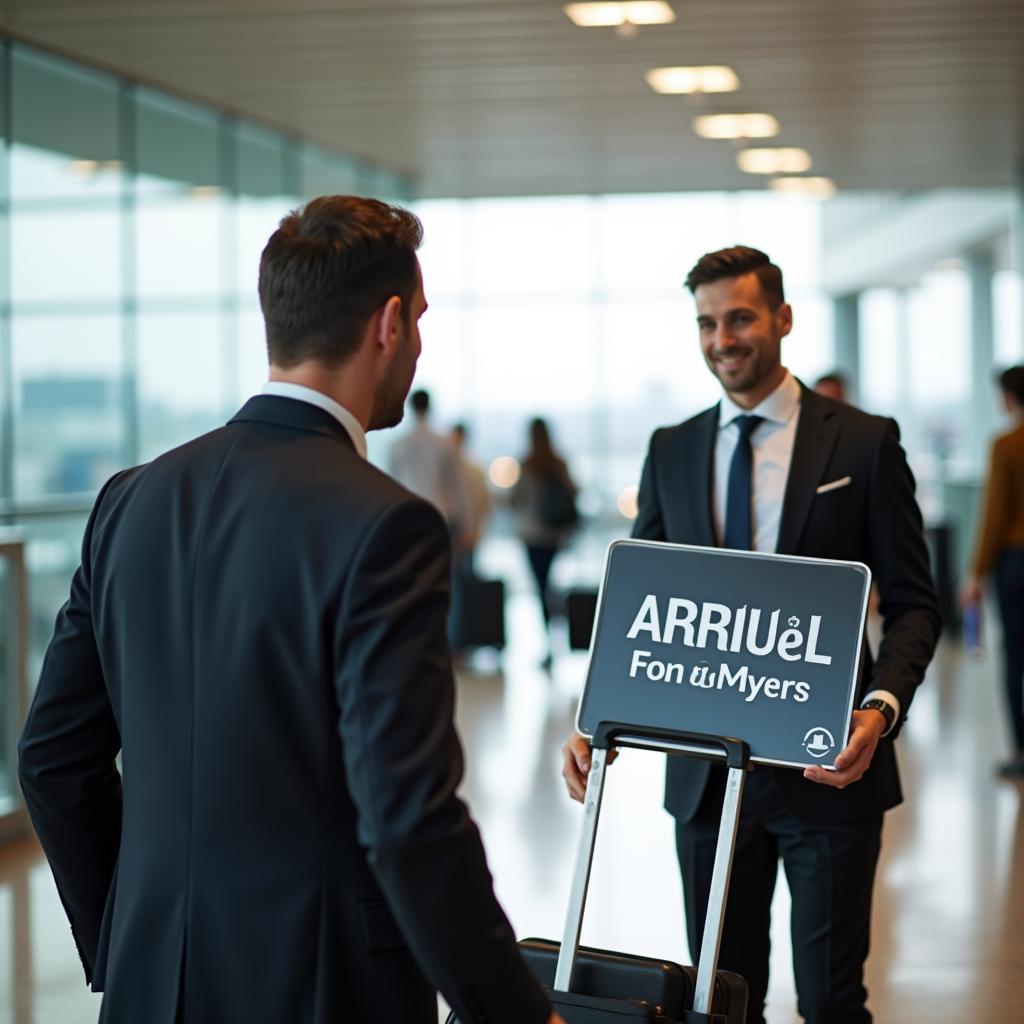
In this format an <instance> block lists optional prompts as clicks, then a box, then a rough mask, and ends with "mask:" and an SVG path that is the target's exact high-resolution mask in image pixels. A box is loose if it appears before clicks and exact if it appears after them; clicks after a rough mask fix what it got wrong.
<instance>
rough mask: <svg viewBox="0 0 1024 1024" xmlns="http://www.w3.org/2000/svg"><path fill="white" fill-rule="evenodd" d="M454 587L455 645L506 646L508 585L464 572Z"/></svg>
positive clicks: (499, 647) (452, 634)
mask: <svg viewBox="0 0 1024 1024" xmlns="http://www.w3.org/2000/svg"><path fill="white" fill-rule="evenodd" d="M453 583H454V585H453V587H452V611H451V615H452V623H451V640H452V647H453V649H454V650H457V651H464V650H469V649H470V648H474V647H493V648H495V649H496V650H499V651H500V650H504V647H505V584H504V583H503V582H502V581H501V580H485V579H481V577H479V576H477V575H475V574H473V573H461V574H460V575H459V576H458V577H457V579H455V580H454V581H453Z"/></svg>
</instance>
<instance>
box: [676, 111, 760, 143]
mask: <svg viewBox="0 0 1024 1024" xmlns="http://www.w3.org/2000/svg"><path fill="white" fill-rule="evenodd" d="M693 130H694V131H695V132H696V133H697V134H698V135H701V136H703V137H704V138H705V139H770V138H772V136H774V135H778V134H779V122H778V121H776V120H775V118H774V117H772V115H771V114H704V115H703V116H701V117H698V118H696V119H695V120H694V122H693Z"/></svg>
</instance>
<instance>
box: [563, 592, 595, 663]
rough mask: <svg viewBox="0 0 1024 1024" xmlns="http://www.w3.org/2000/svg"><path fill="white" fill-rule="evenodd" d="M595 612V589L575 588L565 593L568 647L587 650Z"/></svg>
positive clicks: (592, 630)
mask: <svg viewBox="0 0 1024 1024" xmlns="http://www.w3.org/2000/svg"><path fill="white" fill-rule="evenodd" d="M596 614H597V591H596V590H584V589H582V588H577V589H575V590H570V591H569V592H568V593H567V594H566V595H565V617H566V619H567V621H568V623H569V649H570V650H572V651H589V650H590V640H591V638H592V636H593V633H594V616H595V615H596Z"/></svg>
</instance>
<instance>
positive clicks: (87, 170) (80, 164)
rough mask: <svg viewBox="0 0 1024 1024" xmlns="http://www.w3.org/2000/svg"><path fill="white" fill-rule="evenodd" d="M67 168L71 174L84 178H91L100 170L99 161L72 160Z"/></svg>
mask: <svg viewBox="0 0 1024 1024" xmlns="http://www.w3.org/2000/svg"><path fill="white" fill-rule="evenodd" d="M66 166H67V170H68V173H69V174H76V175H78V176H79V177H82V178H91V177H92V176H93V175H94V174H95V173H96V172H97V171H98V170H99V169H100V163H99V161H98V160H71V161H69V162H68V164H67V165H66Z"/></svg>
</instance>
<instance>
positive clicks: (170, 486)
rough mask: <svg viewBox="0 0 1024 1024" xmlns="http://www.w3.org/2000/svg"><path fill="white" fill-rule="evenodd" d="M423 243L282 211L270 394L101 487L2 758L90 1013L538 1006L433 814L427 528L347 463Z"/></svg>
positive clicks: (434, 717) (449, 834)
mask: <svg viewBox="0 0 1024 1024" xmlns="http://www.w3.org/2000/svg"><path fill="white" fill-rule="evenodd" d="M421 235H422V229H421V226H420V223H419V221H418V220H417V219H416V217H414V216H413V215H412V214H410V213H408V212H406V211H405V210H401V209H399V208H397V207H393V206H388V205H386V204H384V203H380V202H377V201H376V200H372V199H357V198H354V197H349V196H327V197H322V198H320V199H315V200H313V201H312V202H310V203H308V204H307V205H306V206H305V207H304V208H302V209H300V210H298V211H296V212H295V213H292V214H290V215H289V216H287V217H285V219H284V220H282V221H281V225H280V227H279V229H278V230H277V231H276V232H275V233H274V234H273V235H272V236H271V238H270V241H269V242H268V243H267V246H266V248H265V249H264V251H263V257H262V261H261V264H260V283H259V291H260V301H261V305H262V308H263V315H264V319H265V321H266V329H267V347H268V351H269V356H270V382H269V383H268V384H267V385H266V387H265V389H264V392H263V394H260V395H257V396H256V397H254V398H251V399H250V400H249V401H248V402H247V403H246V404H245V405H244V406H243V407H242V409H241V411H240V412H238V413H237V414H236V415H235V416H234V417H233V418H232V420H231V421H230V422H229V423H228V424H227V426H225V427H221V428H219V429H217V430H214V431H212V432H210V433H209V434H206V435H204V436H203V437H200V438H198V439H196V440H194V441H191V442H190V443H188V444H185V445H182V446H181V447H179V448H176V449H174V450H173V451H170V452H168V453H166V454H165V455H162V456H160V457H159V458H157V459H155V460H154V461H153V462H152V463H150V464H148V465H145V466H140V467H136V468H134V469H129V470H126V471H124V472H122V473H119V474H117V475H116V476H114V477H113V478H112V479H111V480H110V481H109V482H108V483H107V484H106V486H105V487H104V488H103V490H102V492H101V493H100V495H99V497H98V498H97V500H96V504H95V507H94V508H93V511H92V514H91V516H90V518H89V522H88V525H87V527H86V531H85V538H84V543H83V546H82V564H81V567H80V568H79V569H78V571H77V572H76V573H75V576H74V579H73V581H72V584H71V596H70V599H69V601H68V602H67V604H65V605H64V607H63V608H62V609H61V610H60V612H59V614H58V617H57V623H56V628H55V632H54V635H53V639H52V640H51V642H50V646H49V649H48V651H47V653H46V658H45V661H44V664H43V669H42V675H41V678H40V680H39V686H38V689H37V691H36V694H35V698H34V700H33V702H32V707H31V709H30V711H29V714H28V720H27V722H26V725H25V728H24V732H23V735H22V738H21V743H20V748H19V749H20V774H21V780H22V785H23V787H24V790H25V796H26V799H27V802H28V807H29V811H30V813H31V815H32V820H33V822H34V824H35V827H36V831H37V832H38V834H39V837H40V839H41V841H42V844H43V848H44V850H45V851H46V855H47V857H48V858H49V861H50V865H51V867H52V869H53V874H54V877H55V879H56V882H57V887H58V889H59V890H60V895H61V899H62V900H63V903H64V906H65V908H66V910H67V913H68V916H69V918H70V919H71V926H72V931H73V933H74V936H75V939H76V941H77V944H78V948H79V952H80V954H81V958H82V964H83V967H84V968H85V973H86V979H87V980H88V981H91V983H92V986H93V988H94V990H96V991H103V992H104V998H103V1004H102V1008H101V1011H100V1021H101V1022H106V1024H142V1022H146V1024H156V1022H167V1024H171V1022H172V1021H174V1022H178V1024H193V1022H195V1024H205V1022H209V1021H254V1022H255V1021H267V1022H275V1024H280V1022H285V1021H287V1022H288V1024H335V1022H337V1021H342V1020H351V1021H359V1022H380V1024H384V1022H385V1021H387V1022H391V1021H412V1022H417V1024H427V1022H428V1021H429V1022H431V1024H434V1022H436V1019H437V1016H436V1015H437V1006H436V999H435V995H434V991H433V988H432V986H434V985H436V986H437V987H438V988H440V989H441V991H442V992H443V993H444V996H445V998H446V999H447V1000H448V1001H449V1002H450V1003H451V1004H452V1005H453V1006H454V1007H455V1008H456V1009H457V1010H458V1012H459V1014H460V1016H461V1018H462V1020H464V1021H467V1022H468V1021H472V1020H482V1019H485V1018H486V1019H487V1020H492V1021H502V1022H506V1024H518V1022H520V1021H534V1022H541V1021H546V1020H548V1019H549V1017H550V1019H552V1020H554V1019H555V1018H554V1017H553V1016H551V1011H550V1008H549V1006H548V1002H547V999H546V998H545V996H544V994H543V993H542V991H541V990H540V988H539V987H538V986H537V984H536V983H535V981H534V980H533V978H532V977H531V975H530V973H529V971H528V970H527V968H526V966H525V965H524V963H523V961H522V960H521V958H520V956H519V954H518V952H517V951H516V948H515V941H514V938H513V934H512V930H511V928H510V927H509V924H508V921H507V920H506V918H505V916H504V914H503V913H502V911H501V908H500V907H499V906H498V904H497V902H496V900H495V898H494V894H493V892H492V888H491V880H490V876H489V875H488V871H487V865H486V862H485V859H484V853H483V849H482V847H481V845H480V839H479V836H478V833H477V830H476V827H475V825H474V824H473V821H472V820H471V818H470V817H469V814H468V812H467V810H466V808H465V807H464V806H463V804H462V803H461V802H460V800H459V799H458V797H457V796H456V788H457V787H458V785H459V781H460V779H461V776H462V768H463V762H462V751H461V749H460V746H459V741H458V738H457V736H456V734H455V729H454V726H453V722H452V704H453V683H452V675H451V668H450V659H449V656H448V649H447V644H446V640H445V615H446V612H447V586H448V566H449V544H448V537H447V533H446V530H445V526H444V523H443V521H442V519H441V517H440V515H438V513H437V511H436V509H434V508H433V507H432V506H431V505H430V504H429V503H427V502H425V501H423V500H422V499H420V498H417V497H415V496H413V495H412V494H410V493H409V492H408V491H406V490H405V489H404V488H403V487H401V486H399V485H398V484H396V483H395V482H394V481H393V480H392V479H391V478H390V477H388V476H386V475H385V474H383V473H381V472H379V471H378V470H377V469H375V468H374V467H373V466H372V465H370V464H369V463H368V462H367V461H366V459H365V452H366V440H365V431H366V430H379V429H382V428H385V427H391V426H394V425H395V424H397V423H398V422H399V421H400V420H401V418H402V407H403V403H404V401H405V396H406V394H407V393H408V390H409V386H410V384H411V382H412V378H413V373H414V371H415V369H416V362H417V359H418V357H419V354H420V334H419V327H418V320H419V318H420V316H421V315H422V314H423V312H424V311H425V309H426V305H427V304H426V299H425V298H424V294H423V282H422V277H421V275H420V269H419V263H418V261H417V258H416V250H417V249H418V247H419V244H420V240H421ZM119 751H123V779H124V787H123V789H122V776H121V774H119V772H118V769H117V764H116V757H117V755H118V752H119ZM428 979H429V980H428Z"/></svg>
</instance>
